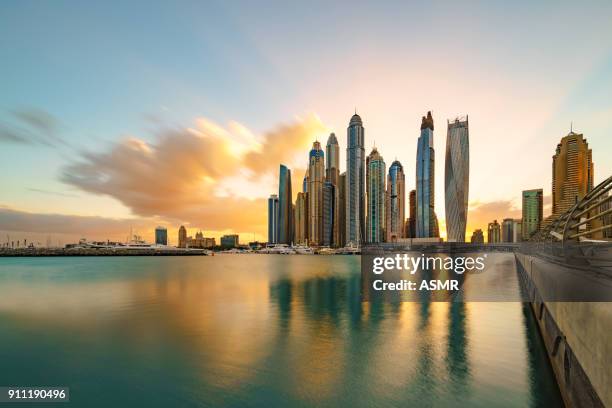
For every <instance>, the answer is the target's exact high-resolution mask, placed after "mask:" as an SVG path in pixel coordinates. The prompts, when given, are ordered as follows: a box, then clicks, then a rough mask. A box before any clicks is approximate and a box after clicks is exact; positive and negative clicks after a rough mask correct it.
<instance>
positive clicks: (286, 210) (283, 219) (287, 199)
mask: <svg viewBox="0 0 612 408" xmlns="http://www.w3.org/2000/svg"><path fill="white" fill-rule="evenodd" d="M292 241H293V196H292V193H291V170H289V169H288V168H287V166H285V165H284V164H281V165H280V171H279V176H278V242H279V243H281V244H290V243H291V242H292Z"/></svg>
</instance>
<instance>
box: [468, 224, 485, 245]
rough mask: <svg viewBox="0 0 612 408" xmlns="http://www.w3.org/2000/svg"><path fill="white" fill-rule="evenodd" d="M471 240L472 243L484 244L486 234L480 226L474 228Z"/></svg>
mask: <svg viewBox="0 0 612 408" xmlns="http://www.w3.org/2000/svg"><path fill="white" fill-rule="evenodd" d="M470 241H471V242H472V244H484V235H483V233H482V230H481V229H480V228H478V229H475V230H474V232H473V233H472V238H471V239H470Z"/></svg>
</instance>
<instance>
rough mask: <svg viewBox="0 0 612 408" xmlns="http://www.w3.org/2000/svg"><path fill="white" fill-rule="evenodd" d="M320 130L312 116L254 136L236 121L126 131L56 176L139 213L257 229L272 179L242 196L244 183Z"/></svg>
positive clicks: (262, 224)
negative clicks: (150, 135)
mask: <svg viewBox="0 0 612 408" xmlns="http://www.w3.org/2000/svg"><path fill="white" fill-rule="evenodd" d="M324 129H325V127H324V126H323V124H322V123H321V122H320V121H319V119H318V118H316V116H314V115H311V116H309V117H307V118H306V119H296V120H295V121H294V122H293V123H289V124H283V125H280V126H278V127H276V128H275V129H273V130H271V131H269V132H266V133H264V134H263V136H262V137H261V138H259V139H258V138H257V137H255V136H254V135H253V134H252V132H250V131H249V130H248V129H247V128H246V127H244V126H242V125H240V124H238V123H236V122H231V123H230V124H229V125H228V126H227V128H224V127H222V126H219V125H217V124H216V123H214V122H212V121H209V120H207V119H198V120H197V121H196V126H195V127H194V128H186V129H180V128H173V129H161V130H160V131H159V132H158V134H157V137H156V138H155V141H154V142H153V143H147V142H145V141H143V140H141V139H139V138H135V137H128V138H126V139H124V140H123V141H121V142H118V143H115V144H113V145H111V146H110V148H109V149H108V150H107V151H103V152H85V153H82V155H81V157H80V158H79V159H77V161H75V162H73V163H71V164H69V165H67V166H66V167H64V168H63V170H62V172H61V175H60V179H61V181H63V182H65V183H67V184H70V185H72V186H75V187H77V188H79V189H80V190H82V191H86V192H89V193H93V194H100V195H107V196H110V197H113V198H115V199H117V200H119V201H120V202H121V203H123V204H124V205H126V206H127V207H129V208H130V209H131V210H132V212H133V213H134V214H135V215H138V216H142V217H154V216H157V217H162V218H165V219H173V220H180V221H181V222H187V223H192V224H196V225H199V226H202V227H203V228H206V229H214V230H223V229H232V230H234V231H253V232H259V233H262V232H263V231H265V228H266V216H267V215H266V214H267V213H266V199H265V197H266V196H267V195H268V194H270V193H272V192H274V191H275V190H276V189H277V185H276V184H275V185H272V186H267V188H265V187H264V188H260V190H262V191H259V194H258V195H255V196H246V197H245V195H244V194H243V192H242V191H241V186H242V187H244V190H248V187H249V185H250V184H249V183H253V182H257V179H258V178H264V176H265V175H266V174H268V175H270V174H271V173H273V174H276V172H277V171H278V165H279V163H280V162H286V161H287V160H291V158H292V157H293V156H295V155H296V154H298V152H299V153H302V154H304V155H305V153H304V148H305V147H304V146H305V145H307V144H308V143H311V142H312V140H314V139H315V138H316V137H317V136H318V135H319V134H320V133H321V132H322V131H323V130H324ZM245 174H247V175H249V176H245ZM240 177H242V178H243V182H240ZM237 178H238V182H236V179H237ZM269 179H270V180H274V181H275V180H276V178H275V177H274V178H269ZM227 180H232V181H233V183H232V186H233V188H232V189H228V188H222V187H224V186H225V185H224V183H225V182H226V181H227ZM221 190H222V194H221V193H220V191H221Z"/></svg>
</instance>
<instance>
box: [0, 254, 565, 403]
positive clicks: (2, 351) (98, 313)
mask: <svg viewBox="0 0 612 408" xmlns="http://www.w3.org/2000/svg"><path fill="white" fill-rule="evenodd" d="M503 256H508V255H503ZM510 256H511V255H510ZM499 274H500V278H499V279H495V276H492V279H491V282H492V284H494V285H499V284H500V281H501V282H503V284H504V285H508V286H507V287H508V288H512V289H511V290H517V291H518V290H519V289H518V284H517V281H516V276H515V274H514V273H513V271H508V270H500V271H499ZM502 277H503V280H502ZM359 294H360V273H359V258H358V257H354V256H353V257H342V256H282V255H218V256H215V257H125V258H124V257H108V258H106V257H96V258H75V257H72V258H4V259H0V386H11V385H13V386H15V385H20V386H27V385H56V386H69V387H70V389H71V400H72V402H71V403H70V404H68V405H66V404H60V406H64V407H65V406H75V407H117V406H130V407H137V406H142V407H170V406H185V407H189V406H193V407H200V406H211V407H233V406H266V407H268V406H298V407H299V406H329V407H342V406H351V407H374V406H382V407H389V406H397V407H400V406H401V407H406V406H423V407H434V406H435V407H438V406H464V405H465V406H473V407H528V406H533V407H551V406H561V405H562V402H561V399H560V396H559V391H558V389H557V386H556V384H555V381H554V378H553V374H552V371H551V369H550V367H549V365H548V363H547V360H546V355H545V352H544V348H543V344H542V343H541V341H540V338H539V335H538V333H537V331H536V327H535V322H534V321H533V318H532V316H531V314H530V312H529V310H528V309H527V307H526V306H525V305H523V304H521V303H442V302H437V303H436V302H422V303H409V302H405V303H398V304H389V303H362V302H361V301H360V297H359ZM17 406H20V407H23V406H25V404H19V405H17ZM44 406H52V404H44Z"/></svg>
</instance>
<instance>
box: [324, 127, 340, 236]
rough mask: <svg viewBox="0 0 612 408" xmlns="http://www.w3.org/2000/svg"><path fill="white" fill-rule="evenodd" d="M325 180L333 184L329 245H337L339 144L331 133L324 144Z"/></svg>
mask: <svg viewBox="0 0 612 408" xmlns="http://www.w3.org/2000/svg"><path fill="white" fill-rule="evenodd" d="M325 181H326V182H330V183H331V184H332V185H333V186H334V189H333V190H334V197H333V200H334V203H333V207H334V213H333V214H332V217H333V219H332V226H331V228H332V238H331V243H330V244H329V245H331V246H339V242H340V197H339V188H338V185H339V183H340V146H339V145H338V139H336V135H335V134H334V133H331V134H330V135H329V138H328V139H327V144H326V146H325Z"/></svg>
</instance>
